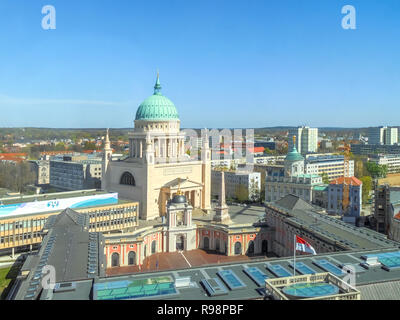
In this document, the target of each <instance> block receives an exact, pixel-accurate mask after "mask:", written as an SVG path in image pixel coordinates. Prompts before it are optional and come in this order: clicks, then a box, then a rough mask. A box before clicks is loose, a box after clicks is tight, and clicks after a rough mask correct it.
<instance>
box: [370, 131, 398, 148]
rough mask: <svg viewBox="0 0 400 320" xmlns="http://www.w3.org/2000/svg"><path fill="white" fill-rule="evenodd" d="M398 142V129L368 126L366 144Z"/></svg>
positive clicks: (391, 143)
mask: <svg viewBox="0 0 400 320" xmlns="http://www.w3.org/2000/svg"><path fill="white" fill-rule="evenodd" d="M397 143H398V130H397V128H393V127H374V128H369V131H368V144H381V145H382V144H383V145H393V144H397Z"/></svg>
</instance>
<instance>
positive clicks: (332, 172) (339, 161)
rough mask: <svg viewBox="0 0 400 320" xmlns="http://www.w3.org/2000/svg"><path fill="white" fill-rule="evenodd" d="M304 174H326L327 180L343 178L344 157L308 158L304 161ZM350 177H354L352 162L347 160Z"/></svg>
mask: <svg viewBox="0 0 400 320" xmlns="http://www.w3.org/2000/svg"><path fill="white" fill-rule="evenodd" d="M305 173H307V174H317V175H320V176H322V175H323V174H326V175H327V177H328V179H329V180H333V179H336V178H339V177H343V176H344V156H342V155H326V156H325V155H318V156H309V157H307V158H306V160H305ZM348 175H349V176H350V177H352V176H354V160H349V173H348Z"/></svg>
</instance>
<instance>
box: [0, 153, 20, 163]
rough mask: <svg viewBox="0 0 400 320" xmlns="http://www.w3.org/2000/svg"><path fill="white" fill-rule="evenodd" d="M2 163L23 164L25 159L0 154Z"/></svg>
mask: <svg viewBox="0 0 400 320" xmlns="http://www.w3.org/2000/svg"><path fill="white" fill-rule="evenodd" d="M0 161H13V162H22V161H24V159H22V158H19V157H5V156H3V155H1V154H0Z"/></svg>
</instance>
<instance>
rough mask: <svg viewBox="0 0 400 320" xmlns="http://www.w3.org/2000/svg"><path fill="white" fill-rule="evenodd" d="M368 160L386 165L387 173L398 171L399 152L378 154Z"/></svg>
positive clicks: (399, 170)
mask: <svg viewBox="0 0 400 320" xmlns="http://www.w3.org/2000/svg"><path fill="white" fill-rule="evenodd" d="M369 160H370V161H372V162H375V163H376V164H379V165H386V166H387V168H388V173H399V172H400V154H379V155H377V156H374V157H372V158H370V159H369Z"/></svg>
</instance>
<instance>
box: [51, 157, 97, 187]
mask: <svg viewBox="0 0 400 320" xmlns="http://www.w3.org/2000/svg"><path fill="white" fill-rule="evenodd" d="M101 176H102V160H101V159H74V158H72V157H70V156H64V157H63V160H50V186H52V187H56V188H59V189H62V190H83V189H91V188H97V189H100V187H101Z"/></svg>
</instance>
